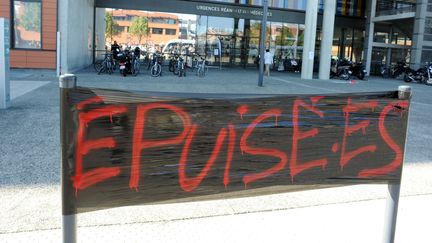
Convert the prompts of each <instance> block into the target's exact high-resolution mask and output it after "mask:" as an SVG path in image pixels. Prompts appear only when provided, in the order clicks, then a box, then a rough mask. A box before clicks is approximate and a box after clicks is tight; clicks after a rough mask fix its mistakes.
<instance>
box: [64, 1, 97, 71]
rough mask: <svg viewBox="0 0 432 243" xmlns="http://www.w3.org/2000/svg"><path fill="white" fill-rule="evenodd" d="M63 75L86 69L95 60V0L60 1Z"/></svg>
mask: <svg viewBox="0 0 432 243" xmlns="http://www.w3.org/2000/svg"><path fill="white" fill-rule="evenodd" d="M58 3H59V12H58V19H59V30H60V33H61V73H62V74H64V73H71V72H74V71H77V70H79V69H82V68H85V67H87V66H89V65H90V64H91V63H92V60H93V53H92V49H93V28H94V26H93V8H94V0H59V2H58Z"/></svg>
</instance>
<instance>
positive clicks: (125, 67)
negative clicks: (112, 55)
mask: <svg viewBox="0 0 432 243" xmlns="http://www.w3.org/2000/svg"><path fill="white" fill-rule="evenodd" d="M117 60H118V61H119V70H120V75H123V76H124V77H126V76H127V74H128V73H132V68H131V67H132V64H131V57H130V56H129V53H128V52H122V53H119V54H118V55H117Z"/></svg>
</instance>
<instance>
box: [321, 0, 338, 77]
mask: <svg viewBox="0 0 432 243" xmlns="http://www.w3.org/2000/svg"><path fill="white" fill-rule="evenodd" d="M335 14H336V0H325V1H324V17H323V24H322V40H321V50H320V64H319V79H329V78H330V66H331V60H330V59H331V50H332V46H333V31H334V22H335Z"/></svg>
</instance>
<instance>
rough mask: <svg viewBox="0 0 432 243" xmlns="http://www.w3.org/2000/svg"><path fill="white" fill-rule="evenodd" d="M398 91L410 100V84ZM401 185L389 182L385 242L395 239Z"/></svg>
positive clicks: (400, 87)
mask: <svg viewBox="0 0 432 243" xmlns="http://www.w3.org/2000/svg"><path fill="white" fill-rule="evenodd" d="M398 91H399V94H398V98H399V99H400V100H409V99H410V98H411V87H410V86H406V85H402V86H399V88H398ZM408 116H409V115H408ZM407 120H409V117H408V118H407ZM407 127H408V125H407ZM405 144H406V142H405ZM405 154H406V153H405ZM400 185H401V182H400V181H398V182H389V184H388V194H387V205H386V212H385V222H384V239H383V243H393V242H394V239H395V233H396V221H397V213H398V205H399V194H400Z"/></svg>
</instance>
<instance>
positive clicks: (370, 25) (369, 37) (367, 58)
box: [363, 0, 377, 76]
mask: <svg viewBox="0 0 432 243" xmlns="http://www.w3.org/2000/svg"><path fill="white" fill-rule="evenodd" d="M376 2H377V0H368V1H367V2H366V14H367V18H366V31H365V33H366V34H365V45H364V52H363V55H364V56H363V62H364V65H365V68H366V72H367V74H366V75H367V76H369V75H370V71H371V64H372V48H373V37H374V29H375V23H374V22H373V18H375V13H376Z"/></svg>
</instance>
